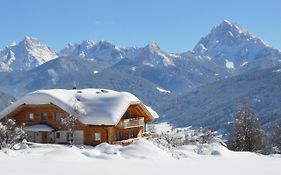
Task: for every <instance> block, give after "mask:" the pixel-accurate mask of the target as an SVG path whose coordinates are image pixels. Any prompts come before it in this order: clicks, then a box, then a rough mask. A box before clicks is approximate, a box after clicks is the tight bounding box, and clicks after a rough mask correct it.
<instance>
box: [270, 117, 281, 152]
mask: <svg viewBox="0 0 281 175" xmlns="http://www.w3.org/2000/svg"><path fill="white" fill-rule="evenodd" d="M271 138H272V142H273V146H274V147H275V148H277V150H276V152H278V153H281V120H279V121H277V122H276V125H275V126H274V128H273V131H272V135H271Z"/></svg>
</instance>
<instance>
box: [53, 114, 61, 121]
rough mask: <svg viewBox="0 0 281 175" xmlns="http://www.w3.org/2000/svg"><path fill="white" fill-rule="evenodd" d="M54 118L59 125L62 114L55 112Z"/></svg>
mask: <svg viewBox="0 0 281 175" xmlns="http://www.w3.org/2000/svg"><path fill="white" fill-rule="evenodd" d="M54 116H55V120H56V122H57V123H59V122H61V114H60V113H59V112H55V113H54Z"/></svg>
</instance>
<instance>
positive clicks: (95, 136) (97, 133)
mask: <svg viewBox="0 0 281 175" xmlns="http://www.w3.org/2000/svg"><path fill="white" fill-rule="evenodd" d="M93 136H94V138H93V139H94V141H95V142H99V141H101V134H100V132H95V133H94V134H93Z"/></svg>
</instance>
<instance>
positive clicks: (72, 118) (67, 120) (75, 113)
mask: <svg viewBox="0 0 281 175" xmlns="http://www.w3.org/2000/svg"><path fill="white" fill-rule="evenodd" d="M80 115H81V114H80V111H79V106H78V103H77V99H74V102H73V105H72V109H71V111H70V112H69V114H68V116H66V117H64V118H62V119H61V124H62V125H63V126H65V127H66V128H67V129H68V133H67V134H68V135H67V138H68V143H69V144H70V145H71V146H72V145H73V144H74V129H75V125H76V123H77V120H78V117H79V116H80Z"/></svg>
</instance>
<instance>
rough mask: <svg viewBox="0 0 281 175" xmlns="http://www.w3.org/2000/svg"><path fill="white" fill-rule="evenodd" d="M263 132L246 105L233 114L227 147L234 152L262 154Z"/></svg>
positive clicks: (263, 144) (263, 147)
mask: <svg viewBox="0 0 281 175" xmlns="http://www.w3.org/2000/svg"><path fill="white" fill-rule="evenodd" d="M264 136H265V134H264V131H263V130H262V129H261V126H260V123H259V120H258V118H257V116H256V115H255V113H254V112H253V111H252V110H251V109H250V107H249V106H248V105H246V104H243V105H241V106H240V108H239V110H238V111H237V113H236V114H235V117H234V121H233V129H232V133H231V135H230V139H229V141H228V147H229V149H231V150H234V151H251V152H259V153H263V152H264V150H265V142H264Z"/></svg>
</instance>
